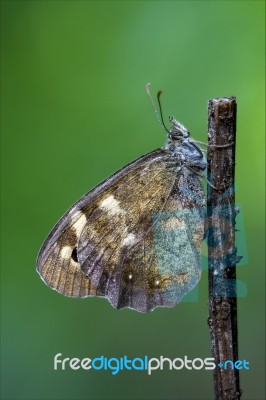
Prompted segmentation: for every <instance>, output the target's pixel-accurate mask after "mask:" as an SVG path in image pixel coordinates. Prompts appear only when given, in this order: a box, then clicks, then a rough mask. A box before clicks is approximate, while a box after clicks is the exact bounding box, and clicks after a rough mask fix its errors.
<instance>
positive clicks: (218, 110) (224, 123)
mask: <svg viewBox="0 0 266 400" xmlns="http://www.w3.org/2000/svg"><path fill="white" fill-rule="evenodd" d="M208 132H209V142H208V144H209V147H208V180H209V181H210V182H211V184H212V185H213V187H212V186H210V185H208V257H209V261H208V263H209V265H208V266H209V278H208V279H209V320H208V323H209V328H210V335H211V349H212V355H213V357H214V358H215V361H216V364H220V366H217V367H216V369H215V370H214V389H215V399H216V400H233V399H234V400H236V399H240V397H241V389H240V386H239V370H238V369H237V368H235V365H234V364H233V363H235V362H236V361H237V360H238V338H237V297H236V296H237V293H236V263H237V262H238V261H239V257H237V255H236V247H235V215H236V210H235V186H234V174H235V145H236V99H235V97H231V98H227V97H222V98H218V99H211V100H209V104H208ZM228 144H231V146H227V147H219V146H221V145H228ZM215 188H216V189H215ZM226 360H231V362H229V363H226V365H224V363H225V361H226Z"/></svg>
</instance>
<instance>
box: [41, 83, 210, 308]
mask: <svg viewBox="0 0 266 400" xmlns="http://www.w3.org/2000/svg"><path fill="white" fill-rule="evenodd" d="M147 92H148V94H149V88H148V86H147ZM160 94H161V92H159V93H158V102H159V106H160V112H161V103H160ZM149 95H150V94H149ZM152 104H153V102H152ZM153 105H154V104H153ZM154 108H155V107H154ZM155 110H156V109H155ZM158 115H159V114H157V116H158ZM161 121H162V124H163V126H164V127H165V129H166V131H167V135H168V139H167V142H166V144H165V145H164V147H162V148H160V149H157V150H154V151H151V152H150V153H148V154H146V155H144V156H142V157H140V158H138V159H137V160H135V161H133V162H131V163H129V164H128V165H126V166H124V167H123V168H122V169H120V170H119V171H117V172H116V173H114V174H113V175H111V176H110V177H109V178H107V179H106V180H105V181H103V182H102V183H100V184H99V185H98V186H96V187H95V188H94V189H92V190H90V191H89V192H88V193H86V194H85V195H84V196H83V197H81V198H80V199H79V200H78V201H77V202H76V203H75V204H74V205H73V206H72V207H71V208H70V209H69V210H68V211H67V212H66V213H65V215H64V216H63V217H62V218H61V219H60V220H59V222H58V223H57V224H56V225H55V227H54V228H53V230H52V231H51V233H50V234H49V235H48V237H47V239H46V240H45V242H44V244H43V245H42V247H41V250H40V252H39V255H38V259H37V271H38V273H39V275H40V277H41V278H42V280H43V281H44V282H45V283H46V284H47V285H48V286H49V287H51V288H52V289H55V290H56V291H57V292H59V293H61V294H63V295H65V296H70V297H83V298H84V297H89V296H99V297H104V298H107V299H108V300H109V302H110V303H111V304H112V306H113V307H115V308H117V309H120V308H125V307H128V308H130V309H134V310H137V311H140V312H148V311H152V310H154V309H155V308H156V307H173V306H174V305H176V304H177V303H179V302H180V301H181V299H182V298H183V297H184V295H185V294H186V293H188V292H189V291H190V290H192V289H193V288H194V287H195V285H197V283H198V281H199V279H200V273H201V243H202V241H203V238H204V218H205V194H204V190H203V186H202V183H201V178H200V176H201V175H202V173H203V171H204V170H205V169H206V165H207V162H206V158H205V156H204V154H203V152H202V150H201V149H200V147H199V146H198V145H197V144H196V143H197V142H196V141H194V140H193V139H191V138H190V134H189V131H188V130H187V128H185V126H184V125H182V124H181V123H180V122H179V121H177V120H176V119H175V118H173V117H169V121H170V124H171V129H170V130H168V129H167V128H166V126H165V124H164V122H163V118H162V112H161Z"/></svg>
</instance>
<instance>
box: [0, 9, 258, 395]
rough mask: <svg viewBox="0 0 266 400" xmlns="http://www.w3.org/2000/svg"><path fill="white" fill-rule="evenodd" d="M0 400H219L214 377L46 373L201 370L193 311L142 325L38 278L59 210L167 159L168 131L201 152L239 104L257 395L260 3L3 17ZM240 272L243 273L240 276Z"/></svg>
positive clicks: (200, 327) (248, 354)
mask: <svg viewBox="0 0 266 400" xmlns="http://www.w3.org/2000/svg"><path fill="white" fill-rule="evenodd" d="M1 9H2V13H1V18H2V20H1V29H2V35H1V40H2V43H1V44H2V45H1V64H2V70H1V71H2V72H1V73H2V76H1V91H2V105H1V124H2V125H1V130H2V172H3V180H2V183H3V190H2V207H3V210H2V226H3V230H2V266H3V270H2V284H3V286H2V361H3V368H2V398H3V399H35V400H39V399H95V400H100V399H111V400H112V399H145V400H146V399H155V400H156V399H205V400H206V399H212V398H213V384H212V372H211V371H202V370H201V371H194V372H193V371H188V370H182V371H168V370H164V371H161V372H158V371H157V372H154V374H153V375H151V376H148V375H147V374H146V373H144V372H137V371H136V372H135V373H129V372H121V373H120V374H118V375H116V376H112V375H111V373H110V372H107V371H105V372H104V371H102V372H97V371H95V372H91V371H89V372H86V371H83V372H82V371H54V370H53V357H54V355H55V354H57V353H59V352H61V353H63V355H64V356H66V357H81V358H83V357H86V356H88V357H91V358H92V357H96V356H100V355H102V354H103V355H105V356H108V357H120V356H123V355H128V356H129V357H141V356H144V355H145V354H147V355H149V356H150V357H157V356H160V355H164V356H165V357H170V358H176V357H183V356H184V355H188V356H189V357H191V358H194V357H203V358H205V357H208V356H210V340H209V333H208V328H207V324H206V321H207V316H208V307H207V273H206V270H205V271H204V272H203V275H202V279H201V281H200V284H199V301H198V302H186V303H181V304H180V305H178V306H176V307H175V308H173V309H169V310H167V309H166V310H164V309H159V310H156V311H154V312H152V313H150V314H147V315H143V314H139V313H136V312H133V311H130V310H121V311H117V310H115V309H113V308H112V307H111V306H110V304H109V303H108V302H107V301H105V300H103V299H95V298H93V299H85V300H82V299H69V298H64V297H63V296H62V295H59V294H58V293H56V292H54V291H52V290H50V289H49V288H48V287H46V286H45V285H44V283H43V282H42V281H41V279H40V278H39V276H38V275H37V273H36V272H35V260H36V256H37V253H38V250H39V248H40V246H41V244H42V241H43V240H44V239H45V237H46V235H47V234H48V232H49V230H50V229H51V228H52V226H53V225H54V224H55V222H56V221H57V220H58V218H59V217H60V216H61V215H62V214H63V213H64V212H65V210H66V209H67V208H68V207H69V206H70V205H71V204H72V203H73V202H74V201H75V200H77V198H78V197H80V196H81V195H82V194H83V193H85V192H86V191H88V190H89V189H91V188H92V187H93V186H94V185H96V184H97V183H99V182H100V181H101V180H103V179H104V178H106V177H107V176H109V175H110V174H111V173H112V172H114V171H115V170H117V169H118V168H120V167H121V166H123V165H124V164H126V163H128V162H129V161H132V160H133V159H135V158H137V157H138V156H140V155H142V154H145V153H146V152H148V151H151V150H153V149H155V148H158V147H160V146H162V145H163V143H164V141H165V134H164V132H163V130H162V129H161V127H160V126H159V124H158V123H157V121H156V119H155V116H154V114H153V112H152V110H151V107H150V104H149V102H148V100H147V96H146V94H145V90H144V85H145V84H146V83H147V82H151V83H152V90H153V92H154V93H155V92H156V91H157V90H158V89H161V88H163V89H164V96H163V108H164V112H165V115H166V116H167V115H174V116H176V118H178V119H179V120H180V121H182V122H183V123H184V124H185V125H186V126H187V127H188V128H189V129H190V131H191V132H192V134H193V136H194V137H195V138H197V139H198V140H202V141H206V137H207V133H206V132H207V101H208V99H209V98H211V97H219V96H231V95H235V96H237V100H238V141H237V165H236V183H237V192H236V198H237V202H238V203H239V204H240V205H241V208H242V217H243V220H244V229H242V232H241V235H245V237H246V241H247V252H248V259H249V261H248V263H247V262H242V265H240V266H239V269H238V277H239V279H240V280H242V281H243V282H245V284H246V285H247V290H248V293H247V296H246V297H243V298H240V299H239V346H240V354H239V357H240V358H241V359H246V360H248V361H250V365H251V369H250V371H243V372H242V373H241V385H242V387H243V389H244V395H243V399H252V400H254V399H265V393H264V372H265V371H264V357H265V356H264V323H265V312H264V246H265V244H264V218H263V212H264V211H263V210H264V208H263V202H264V182H265V181H264V110H265V103H264V100H265V98H264V56H265V50H264V44H265V43H264V30H265V21H264V9H265V3H264V1H2V2H1ZM243 264H245V265H243Z"/></svg>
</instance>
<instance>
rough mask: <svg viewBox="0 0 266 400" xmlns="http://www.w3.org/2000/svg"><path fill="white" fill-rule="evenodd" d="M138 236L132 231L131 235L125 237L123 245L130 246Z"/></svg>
mask: <svg viewBox="0 0 266 400" xmlns="http://www.w3.org/2000/svg"><path fill="white" fill-rule="evenodd" d="M135 238H136V236H135V235H134V234H133V233H130V234H129V235H127V236H126V237H125V239H124V240H123V243H122V245H124V246H128V245H130V244H133V243H134V241H135Z"/></svg>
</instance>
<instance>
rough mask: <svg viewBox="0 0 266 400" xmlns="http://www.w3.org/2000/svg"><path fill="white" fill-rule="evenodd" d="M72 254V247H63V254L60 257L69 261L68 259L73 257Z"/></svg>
mask: <svg viewBox="0 0 266 400" xmlns="http://www.w3.org/2000/svg"><path fill="white" fill-rule="evenodd" d="M71 254H72V247H70V246H64V247H62V250H61V253H60V256H61V257H62V258H64V259H65V260H67V259H69V258H70V257H71Z"/></svg>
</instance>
